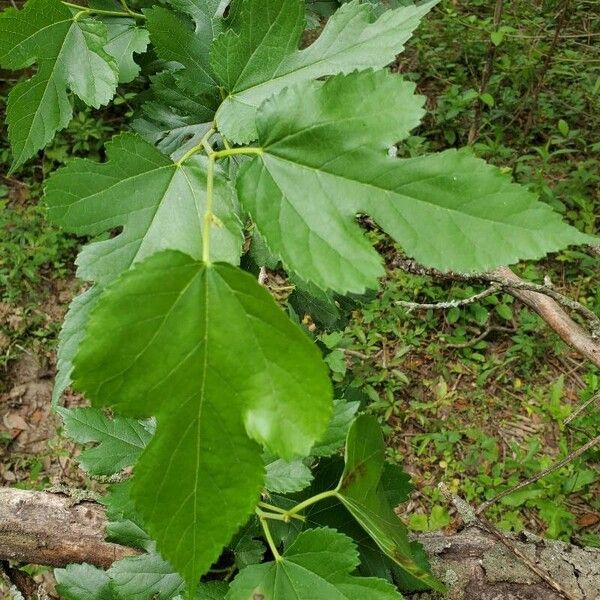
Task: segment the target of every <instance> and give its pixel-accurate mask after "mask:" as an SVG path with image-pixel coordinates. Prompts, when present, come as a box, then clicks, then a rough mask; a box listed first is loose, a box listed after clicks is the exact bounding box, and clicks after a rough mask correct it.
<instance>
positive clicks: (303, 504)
mask: <svg viewBox="0 0 600 600" xmlns="http://www.w3.org/2000/svg"><path fill="white" fill-rule="evenodd" d="M336 496H337V490H328V491H327V492H321V493H320V494H317V495H315V496H311V497H310V498H307V499H306V500H304V501H303V502H300V504H296V506H294V507H293V508H290V510H287V511H286V512H285V514H284V517H287V518H288V519H291V518H293V517H294V515H296V514H297V513H299V512H301V511H303V510H304V509H305V508H308V507H309V506H312V505H313V504H316V503H317V502H321V500H326V499H327V498H335V497H336Z"/></svg>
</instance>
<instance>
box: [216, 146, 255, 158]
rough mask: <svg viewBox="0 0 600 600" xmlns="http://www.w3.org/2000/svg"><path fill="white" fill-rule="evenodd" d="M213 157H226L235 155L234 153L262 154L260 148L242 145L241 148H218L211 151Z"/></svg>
mask: <svg viewBox="0 0 600 600" xmlns="http://www.w3.org/2000/svg"><path fill="white" fill-rule="evenodd" d="M212 154H213V156H214V157H215V158H217V159H218V158H227V157H228V156H235V155H236V154H258V155H261V154H264V150H263V149H262V148H254V147H252V146H242V147H241V148H228V149H226V150H218V151H217V152H213V153H212Z"/></svg>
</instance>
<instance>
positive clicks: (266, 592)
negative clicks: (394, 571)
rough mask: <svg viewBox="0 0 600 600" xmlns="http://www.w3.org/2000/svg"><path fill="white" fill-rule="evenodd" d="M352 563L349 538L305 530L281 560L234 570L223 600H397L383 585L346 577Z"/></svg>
mask: <svg viewBox="0 0 600 600" xmlns="http://www.w3.org/2000/svg"><path fill="white" fill-rule="evenodd" d="M358 562H359V561H358V553H357V551H356V547H355V546H354V544H353V543H352V540H351V539H350V538H348V537H346V536H345V535H343V534H341V533H337V532H336V531H334V530H333V529H326V528H322V529H310V530H307V531H304V532H302V533H300V535H298V537H297V538H296V540H295V541H294V542H293V543H292V544H291V545H290V547H289V548H288V549H287V550H286V551H285V552H284V554H283V556H282V557H281V559H279V560H277V561H274V562H270V563H264V564H261V565H252V566H249V567H246V568H245V569H243V570H242V571H240V573H239V574H238V575H237V577H236V578H235V580H234V581H233V583H232V584H231V589H230V591H229V593H228V594H227V600H248V598H263V599H264V600H313V599H315V598H327V600H354V599H356V598H360V599H361V600H401V598H402V596H401V595H400V593H399V592H398V591H396V589H395V588H394V586H392V585H391V584H389V583H388V582H386V581H383V580H381V579H376V578H372V577H369V578H367V577H355V576H353V575H351V573H352V572H353V571H354V570H355V569H356V567H357V566H358Z"/></svg>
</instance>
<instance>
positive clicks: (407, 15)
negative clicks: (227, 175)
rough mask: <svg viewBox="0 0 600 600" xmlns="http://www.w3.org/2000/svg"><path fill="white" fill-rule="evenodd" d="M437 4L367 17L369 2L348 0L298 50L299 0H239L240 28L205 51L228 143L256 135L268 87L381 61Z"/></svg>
mask: <svg viewBox="0 0 600 600" xmlns="http://www.w3.org/2000/svg"><path fill="white" fill-rule="evenodd" d="M436 3H437V0H432V1H429V2H425V3H424V4H422V5H420V6H409V7H400V8H397V9H395V10H390V11H387V12H385V13H384V14H383V15H381V16H380V17H379V18H378V19H377V20H373V18H372V8H371V7H370V6H369V5H368V4H364V3H360V2H359V1H358V0H352V1H351V2H348V3H347V4H344V5H343V6H342V7H341V8H340V9H339V10H338V11H337V12H336V13H335V14H334V15H333V16H332V17H331V18H330V19H329V21H328V22H327V25H326V26H325V28H324V29H323V32H322V33H321V35H320V36H319V38H318V39H317V40H316V41H315V42H314V43H313V44H312V45H311V46H309V47H308V48H305V49H303V50H298V45H299V43H300V39H301V37H302V33H303V31H304V13H305V6H304V1H303V0H246V1H244V2H239V1H238V2H237V6H238V7H239V11H240V13H241V14H240V18H239V22H240V29H239V32H238V31H234V30H229V31H226V32H224V33H223V34H221V35H220V36H219V37H218V38H217V39H216V40H215V41H214V43H213V47H212V50H211V61H212V65H213V68H214V72H215V73H216V75H217V77H218V78H219V80H220V82H221V84H222V85H223V86H224V88H225V91H226V92H227V94H228V96H227V98H226V99H225V101H224V102H223V104H222V105H221V106H220V108H219V110H218V111H217V116H216V121H217V125H218V127H219V130H220V131H221V132H223V134H224V135H225V136H226V137H227V138H229V139H231V140H233V141H235V142H239V143H247V142H249V141H251V140H253V139H256V137H257V131H256V126H255V115H256V110H257V108H258V107H259V106H260V105H261V103H262V102H263V101H264V100H266V99H267V98H269V97H270V96H272V95H273V94H276V93H277V92H280V91H281V90H283V89H284V88H286V87H289V86H291V85H293V84H295V83H299V82H307V81H310V80H313V79H318V78H320V77H324V76H327V75H334V74H336V73H348V72H350V71H353V70H355V69H367V68H381V67H385V66H386V65H388V64H390V63H391V62H393V60H394V59H395V58H396V55H397V54H399V53H400V52H401V51H402V50H403V48H404V43H405V42H406V40H408V38H409V37H410V36H411V34H412V32H413V30H414V29H415V27H416V26H417V24H418V22H419V19H420V18H421V17H422V16H423V15H425V14H426V13H427V12H428V11H429V10H430V9H431V8H432V7H433V6H434V5H435V4H436ZM234 6H236V4H235V3H234ZM367 93H368V92H367V91H366V90H365V96H366V95H367ZM380 106H381V107H383V106H385V104H383V105H380ZM307 114H308V113H307ZM400 114H403V113H402V112H401V113H400ZM395 116H396V118H397V117H398V114H396V115H395ZM394 141H395V140H394Z"/></svg>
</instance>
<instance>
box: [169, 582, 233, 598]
mask: <svg viewBox="0 0 600 600" xmlns="http://www.w3.org/2000/svg"><path fill="white" fill-rule="evenodd" d="M228 590H229V586H228V585H227V584H226V583H225V582H223V581H209V582H207V583H201V584H200V585H199V586H198V588H197V590H196V594H195V595H194V596H192V599H193V600H225V596H226V595H227V591H228ZM174 600H184V598H183V596H177V597H176V598H174ZM185 600H189V598H188V597H186V598H185Z"/></svg>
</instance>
